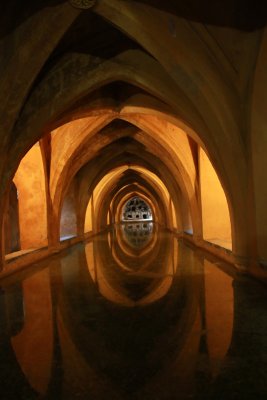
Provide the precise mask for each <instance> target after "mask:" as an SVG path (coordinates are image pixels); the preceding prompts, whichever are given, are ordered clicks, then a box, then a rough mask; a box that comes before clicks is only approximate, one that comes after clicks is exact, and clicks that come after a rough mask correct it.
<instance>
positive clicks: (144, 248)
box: [86, 223, 178, 307]
mask: <svg viewBox="0 0 267 400" xmlns="http://www.w3.org/2000/svg"><path fill="white" fill-rule="evenodd" d="M93 242H94V243H92V242H91V243H88V245H87V246H86V257H87V261H88V269H89V271H90V275H91V277H92V279H93V280H94V282H95V283H96V285H97V288H98V290H99V292H100V293H101V294H102V295H103V296H104V297H105V298H106V299H108V300H110V301H112V302H114V303H120V304H121V305H123V306H127V307H129V306H130V307H131V306H137V305H145V304H149V303H152V302H155V301H156V300H158V299H160V298H161V297H162V296H164V295H165V294H166V293H167V292H168V290H169V288H170V287H171V284H172V281H173V274H174V273H175V271H176V267H177V262H178V253H177V248H178V247H177V240H175V239H174V238H171V237H170V236H169V235H167V234H166V233H165V232H159V231H158V229H157V227H155V226H154V224H153V223H134V224H128V223H125V224H122V225H120V226H118V227H117V228H116V230H113V231H112V232H109V233H107V240H99V238H98V237H96V238H94V239H93Z"/></svg>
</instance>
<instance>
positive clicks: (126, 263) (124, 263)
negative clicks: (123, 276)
mask: <svg viewBox="0 0 267 400" xmlns="http://www.w3.org/2000/svg"><path fill="white" fill-rule="evenodd" d="M138 224H139V225H141V224H140V223H138ZM151 224H152V229H153V230H152V233H151V235H150V240H149V241H148V242H147V243H146V244H145V245H144V246H143V247H133V246H132V245H131V244H129V241H128V239H126V238H125V237H124V227H125V225H128V223H126V224H123V225H119V226H117V227H116V230H115V233H114V236H113V238H112V245H111V246H110V248H111V256H112V259H113V260H114V261H115V262H116V264H117V266H118V267H120V268H122V269H123V270H125V271H126V270H127V271H133V269H134V270H135V271H137V270H139V271H141V270H145V269H146V268H147V267H148V266H149V265H150V264H151V262H152V259H153V258H154V257H155V254H157V251H158V250H159V248H160V243H161V241H162V240H161V236H160V235H159V231H158V226H157V225H154V224H153V223H151ZM131 225H132V224H131Z"/></svg>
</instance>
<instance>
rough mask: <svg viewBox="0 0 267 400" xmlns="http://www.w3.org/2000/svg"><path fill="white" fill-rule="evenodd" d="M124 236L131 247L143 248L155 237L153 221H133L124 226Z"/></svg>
mask: <svg viewBox="0 0 267 400" xmlns="http://www.w3.org/2000/svg"><path fill="white" fill-rule="evenodd" d="M122 238H123V240H124V242H126V244H127V245H129V246H130V247H132V248H134V249H137V250H142V249H144V248H145V247H146V246H147V245H148V244H149V243H150V241H151V240H152V238H153V223H152V222H133V223H130V222H128V223H126V224H123V226H122Z"/></svg>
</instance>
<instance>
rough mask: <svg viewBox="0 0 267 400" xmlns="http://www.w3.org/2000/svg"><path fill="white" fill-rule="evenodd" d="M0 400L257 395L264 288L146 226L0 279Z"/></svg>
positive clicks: (264, 351) (266, 303)
mask: <svg viewBox="0 0 267 400" xmlns="http://www.w3.org/2000/svg"><path fill="white" fill-rule="evenodd" d="M0 307H1V317H0V328H1V331H0V332H1V333H0V353H1V358H0V383H1V392H0V399H3V400H9V399H16V400H19V399H25V400H31V399H47V400H49V399H58V400H59V399H68V400H72V399H93V400H108V399H111V400H113V399H114V400H128V399H129V400H152V399H153V400H174V399H181V400H183V399H196V400H198V399H201V400H204V399H213V400H215V399H216V400H217V399H238V400H246V399H248V400H251V399H266V398H267V291H266V288H265V287H263V286H262V285H261V284H260V283H258V282H256V281H254V280H251V279H249V278H247V277H244V276H236V275H235V274H234V273H233V271H232V270H231V269H229V268H227V266H226V265H224V263H222V262H218V261H215V260H211V259H209V258H207V255H205V254H204V253H202V252H201V251H199V250H198V251H196V250H193V249H191V248H190V247H188V246H186V245H185V244H184V243H182V242H179V241H177V239H176V238H175V237H174V236H173V235H172V234H170V233H168V232H166V231H162V230H159V229H158V228H157V227H156V226H154V225H153V223H138V224H125V225H122V226H120V227H116V229H114V230H111V231H109V232H107V233H105V234H103V235H99V236H97V237H95V238H94V239H93V240H92V241H90V242H87V243H85V244H79V245H76V246H74V247H72V248H71V249H69V250H68V251H66V252H65V253H61V254H60V255H57V256H54V257H53V258H51V259H49V260H46V261H43V262H42V263H40V264H39V265H38V266H37V267H35V268H34V269H32V270H31V271H29V270H28V271H27V272H25V273H23V275H22V274H20V275H18V276H17V277H16V278H11V279H8V280H5V281H3V282H2V286H1V292H0Z"/></svg>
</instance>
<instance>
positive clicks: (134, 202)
mask: <svg viewBox="0 0 267 400" xmlns="http://www.w3.org/2000/svg"><path fill="white" fill-rule="evenodd" d="M152 220H153V215H152V211H151V208H150V207H149V205H148V204H147V203H146V202H145V201H144V200H142V199H141V198H140V197H138V196H135V197H132V198H131V199H130V200H128V201H127V203H126V204H125V206H124V207H123V211H122V221H152Z"/></svg>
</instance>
